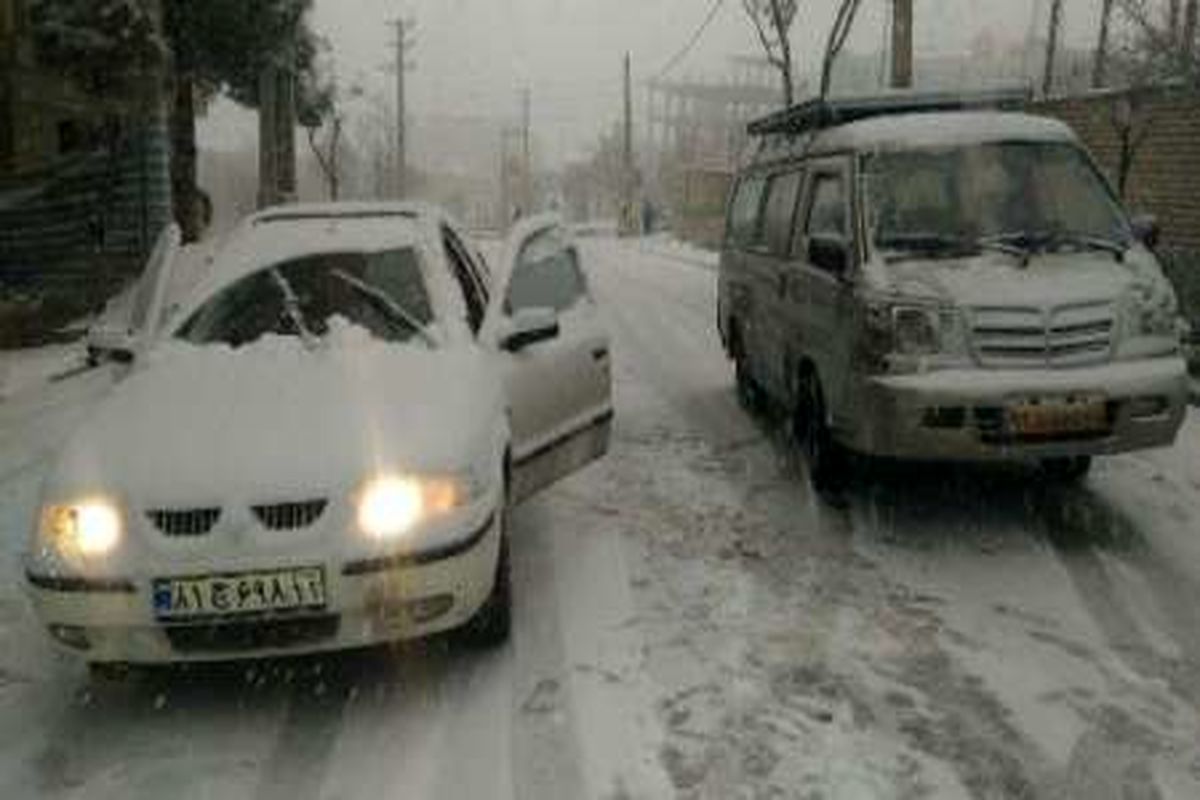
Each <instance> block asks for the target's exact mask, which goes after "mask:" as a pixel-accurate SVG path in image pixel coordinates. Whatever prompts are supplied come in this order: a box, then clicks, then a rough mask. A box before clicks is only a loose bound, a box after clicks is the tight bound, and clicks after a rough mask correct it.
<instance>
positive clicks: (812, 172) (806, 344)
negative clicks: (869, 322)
mask: <svg viewBox="0 0 1200 800" xmlns="http://www.w3.org/2000/svg"><path fill="white" fill-rule="evenodd" d="M851 187H852V183H851V167H850V160H849V158H846V157H835V158H830V159H823V160H821V161H816V162H813V163H811V164H810V166H809V170H808V179H807V181H806V186H805V190H804V202H803V204H802V206H801V211H800V214H799V216H798V225H797V227H798V231H797V235H796V237H795V241H794V243H793V254H794V255H795V257H796V264H797V265H798V267H799V273H800V276H801V278H800V280H801V283H802V286H800V287H797V290H798V291H799V292H800V293H801V294H802V296H801V297H799V298H796V299H795V300H794V301H793V302H794V303H795V304H796V306H797V311H796V314H795V316H796V318H797V319H798V320H799V321H800V324H799V328H798V330H797V332H796V335H797V338H798V340H799V341H800V342H801V347H802V348H803V351H804V354H805V356H806V357H808V358H809V359H811V360H812V362H813V363H814V364H816V367H817V371H818V375H819V377H820V379H821V385H822V387H823V389H824V391H825V395H826V397H825V399H826V403H827V404H828V407H829V409H830V411H831V412H832V413H833V415H834V421H835V423H836V417H837V412H838V409H840V408H842V407H844V406H843V403H842V401H843V399H844V394H845V392H846V391H847V389H848V388H849V386H850V382H849V380H848V378H849V377H850V373H851V368H852V366H853V365H852V360H851V356H852V352H853V345H852V340H853V330H852V328H853V325H854V319H855V315H854V313H853V298H854V291H853V284H852V281H851V280H850V279H851V277H852V275H853V274H854V270H855V269H856V268H857V261H858V259H857V245H856V238H855V236H854V231H855V229H856V228H855V220H854V207H853V202H852V197H853V192H852V191H851ZM801 309H802V310H801Z"/></svg>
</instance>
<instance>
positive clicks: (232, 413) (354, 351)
mask: <svg viewBox="0 0 1200 800" xmlns="http://www.w3.org/2000/svg"><path fill="white" fill-rule="evenodd" d="M175 241H176V240H175V239H174V238H172V237H171V236H170V235H168V236H166V237H164V242H163V248H165V250H164V251H163V252H160V254H159V255H160V257H161V259H162V260H161V262H159V263H158V264H157V266H156V267H155V268H154V269H151V270H149V271H148V275H147V281H148V282H147V283H146V284H145V285H144V286H143V287H141V290H140V291H139V296H140V297H141V298H142V302H144V303H145V304H146V308H144V309H140V310H139V314H138V319H139V320H140V321H141V322H142V329H143V330H144V331H145V332H146V333H145V336H144V338H143V339H142V340H141V341H140V342H139V341H136V340H135V341H134V342H133V343H132V344H131V347H132V350H133V352H130V353H127V354H126V356H127V358H126V359H125V360H129V361H132V366H131V367H130V368H129V369H130V370H131V372H130V374H129V375H128V377H127V378H126V379H125V380H124V381H123V382H121V383H120V384H119V385H118V386H117V388H116V389H115V390H114V391H113V392H112V394H111V395H110V396H109V397H108V398H107V399H106V400H105V401H104V402H102V403H101V405H100V406H99V407H98V408H97V410H96V411H95V412H94V413H93V414H92V415H91V416H90V418H89V419H88V420H87V421H86V422H85V423H84V424H83V425H82V426H81V428H80V430H79V431H78V432H77V433H76V434H75V435H74V437H73V438H72V439H71V440H70V441H69V442H68V444H67V445H66V447H65V448H64V449H63V451H62V452H61V454H60V455H59V456H58V458H57V460H56V462H55V464H54V465H53V467H52V469H51V471H50V473H49V476H48V478H47V481H46V483H45V486H44V489H43V498H42V504H41V511H40V515H39V518H38V520H37V522H36V524H35V526H34V527H35V530H34V531H33V534H32V537H31V540H30V546H29V548H28V551H27V553H26V557H25V573H26V579H27V584H28V587H29V592H30V595H31V597H32V600H33V604H34V606H35V608H36V611H37V613H38V615H39V617H40V619H41V620H42V621H43V622H44V624H45V625H46V627H47V628H48V630H49V632H50V634H51V636H52V637H53V638H54V640H56V641H57V642H58V643H59V644H60V645H62V646H63V647H65V648H67V649H68V650H71V651H74V652H77V653H79V654H82V656H83V657H84V658H85V659H86V660H87V661H89V662H90V663H91V664H93V665H111V664H124V663H141V664H146V663H163V662H175V661H205V660H222V659H229V658H238V657H261V656H272V655H281V654H290V653H297V652H312V651H323V650H337V649H344V648H353V647H360V646H368V645H373V644H378V643H384V642H390V641H395V640H399V639H406V638H412V637H418V636H425V635H429V634H433V633H437V632H441V631H447V630H451V629H460V628H461V629H462V630H463V632H464V633H465V634H466V635H467V636H468V637H469V638H470V639H472V640H474V641H476V642H479V643H482V644H496V643H499V642H502V641H504V640H505V638H506V637H507V635H508V631H509V620H510V589H509V578H508V543H507V537H508V529H507V519H508V509H509V508H510V506H511V504H512V503H514V502H517V501H519V500H521V499H523V498H525V497H528V496H529V495H531V494H532V493H534V492H536V491H537V490H539V489H541V488H543V487H545V486H548V485H549V484H551V483H553V482H554V481H556V480H557V479H559V478H562V477H564V476H566V475H568V474H570V473H572V472H574V471H575V470H578V469H579V468H581V467H582V466H584V465H585V464H587V463H589V462H591V461H592V460H594V459H596V458H598V457H600V456H601V455H603V454H604V453H605V452H606V450H607V447H608V441H609V435H610V428H611V422H612V416H613V412H612V403H611V376H610V367H609V343H608V337H607V335H606V334H605V332H604V331H603V329H602V327H601V325H600V323H599V320H598V315H597V309H596V307H595V304H594V302H593V300H592V298H591V296H590V294H589V291H588V285H587V281H586V277H585V274H584V272H583V271H582V269H581V266H580V262H579V256H578V252H577V250H576V248H575V247H574V245H573V244H572V242H571V240H570V238H569V237H568V236H567V234H566V233H565V232H564V230H563V229H562V227H561V226H559V225H558V224H557V223H555V222H554V221H553V220H549V219H540V220H533V221H530V222H526V223H524V224H522V225H521V226H519V228H518V229H516V230H515V231H514V233H513V235H512V237H511V239H510V241H509V244H508V252H507V253H506V256H505V258H503V259H502V261H501V264H500V269H499V270H498V271H497V273H496V274H494V275H493V274H492V273H491V272H490V271H489V268H488V266H487V265H486V264H485V262H484V260H483V258H482V257H481V255H480V254H479V251H478V250H477V249H476V248H475V247H473V246H472V245H471V244H470V243H469V240H468V238H467V236H465V235H464V233H463V232H462V231H461V230H460V229H459V228H458V227H457V226H455V225H454V224H453V222H451V221H450V220H449V219H448V218H447V217H446V216H445V215H443V214H441V213H440V212H438V211H437V210H435V209H431V208H427V207H422V206H416V205H408V204H342V205H332V206H293V207H287V208H279V209H273V210H269V211H266V212H263V213H260V214H258V215H257V216H254V217H251V218H250V219H249V220H248V221H247V222H246V223H245V224H244V225H243V226H242V227H241V228H240V229H239V230H238V231H237V232H236V233H235V234H234V235H232V236H231V238H230V240H229V241H228V243H227V244H226V246H225V247H224V248H223V249H222V251H221V252H220V254H219V255H218V256H217V257H216V259H215V260H214V262H213V264H212V265H211V267H210V269H209V270H208V271H207V273H206V274H205V276H204V277H203V278H202V279H201V280H200V282H199V284H198V285H197V286H196V287H195V288H194V290H193V291H192V292H191V294H190V298H189V299H187V300H184V301H183V302H182V303H181V304H180V306H179V307H178V308H177V309H175V310H174V311H173V312H172V313H171V314H170V315H169V316H170V319H171V322H170V323H169V324H168V327H167V331H166V335H165V336H164V335H163V334H161V333H160V332H159V331H160V322H159V321H160V320H161V319H162V318H163V316H164V308H163V306H164V294H165V292H164V291H163V290H162V287H163V286H164V285H165V282H167V281H170V272H171V269H170V265H171V263H172V254H173V251H174V250H175V249H176V247H175V244H174V243H175Z"/></svg>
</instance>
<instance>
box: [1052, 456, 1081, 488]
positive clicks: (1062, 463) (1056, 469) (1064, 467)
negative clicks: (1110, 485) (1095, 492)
mask: <svg viewBox="0 0 1200 800" xmlns="http://www.w3.org/2000/svg"><path fill="white" fill-rule="evenodd" d="M1041 467H1042V475H1044V476H1045V477H1046V478H1047V479H1048V480H1050V481H1053V482H1054V483H1068V484H1070V483H1080V482H1082V481H1083V479H1084V478H1086V477H1087V476H1088V473H1089V472H1091V471H1092V457H1091V456H1075V457H1073V458H1072V457H1068V458H1047V459H1043V460H1042V464H1041Z"/></svg>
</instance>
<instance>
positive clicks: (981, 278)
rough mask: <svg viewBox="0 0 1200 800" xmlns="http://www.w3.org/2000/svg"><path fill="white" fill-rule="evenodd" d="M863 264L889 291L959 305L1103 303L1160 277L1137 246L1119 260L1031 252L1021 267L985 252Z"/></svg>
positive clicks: (1003, 256)
mask: <svg viewBox="0 0 1200 800" xmlns="http://www.w3.org/2000/svg"><path fill="white" fill-rule="evenodd" d="M869 269H870V274H871V278H872V281H873V283H875V285H877V286H881V287H882V288H883V289H884V291H886V292H888V293H890V294H892V293H894V294H900V295H903V296H907V297H914V298H929V299H937V300H941V301H944V302H950V303H954V304H956V305H959V306H964V307H970V306H992V307H1008V306H1020V307H1033V308H1048V307H1052V306H1058V305H1064V304H1069V303H1090V302H1109V301H1115V300H1119V299H1120V298H1121V297H1122V296H1123V295H1124V294H1125V293H1126V292H1128V291H1129V290H1130V289H1131V288H1132V287H1133V286H1134V285H1138V284H1145V285H1149V286H1158V285H1159V284H1161V283H1162V282H1163V278H1162V274H1161V272H1160V271H1159V269H1158V267H1157V265H1156V264H1155V263H1154V260H1153V258H1152V257H1150V256H1149V255H1148V254H1145V253H1142V252H1139V251H1138V250H1137V249H1135V250H1131V251H1130V252H1129V254H1128V255H1127V257H1126V258H1125V261H1124V262H1118V261H1117V260H1116V259H1115V258H1114V257H1113V256H1111V255H1109V254H1107V253H1095V252H1088V253H1070V254H1054V255H1035V256H1034V257H1033V259H1032V260H1031V261H1030V263H1029V266H1028V267H1022V266H1021V265H1020V263H1019V262H1018V261H1017V259H1016V258H1014V257H1013V256H1010V255H1007V254H1004V253H985V254H983V255H980V256H975V257H972V258H965V259H952V260H918V259H914V260H912V261H901V262H896V263H893V264H881V263H876V264H873V265H871V267H870V268H869Z"/></svg>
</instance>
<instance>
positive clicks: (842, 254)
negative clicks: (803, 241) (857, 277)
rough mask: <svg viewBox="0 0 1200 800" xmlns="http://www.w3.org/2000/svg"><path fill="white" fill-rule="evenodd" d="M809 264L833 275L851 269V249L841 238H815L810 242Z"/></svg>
mask: <svg viewBox="0 0 1200 800" xmlns="http://www.w3.org/2000/svg"><path fill="white" fill-rule="evenodd" d="M808 263H810V264H812V265H813V266H814V267H817V268H818V269H823V270H825V271H826V272H828V273H830V274H833V275H838V276H841V275H844V274H845V273H846V270H848V269H849V268H850V248H849V246H848V245H847V244H846V240H845V239H843V238H841V237H840V236H814V237H813V238H812V239H810V240H809V242H808Z"/></svg>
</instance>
